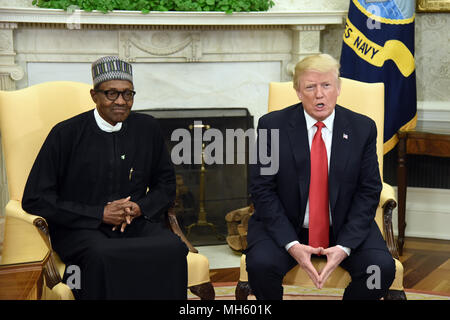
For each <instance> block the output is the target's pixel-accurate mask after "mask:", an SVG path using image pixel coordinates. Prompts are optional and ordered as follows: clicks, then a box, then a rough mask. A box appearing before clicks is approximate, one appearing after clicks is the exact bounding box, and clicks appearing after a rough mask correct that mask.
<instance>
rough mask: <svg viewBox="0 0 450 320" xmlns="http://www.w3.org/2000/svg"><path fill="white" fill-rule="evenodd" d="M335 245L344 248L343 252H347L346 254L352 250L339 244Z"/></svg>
mask: <svg viewBox="0 0 450 320" xmlns="http://www.w3.org/2000/svg"><path fill="white" fill-rule="evenodd" d="M337 247H339V248H341V249H342V250H344V252H345V253H346V254H347V256H349V255H350V253H351V252H352V249H350V248H347V247H343V246H341V245H337Z"/></svg>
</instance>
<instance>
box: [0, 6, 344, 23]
mask: <svg viewBox="0 0 450 320" xmlns="http://www.w3.org/2000/svg"><path fill="white" fill-rule="evenodd" d="M346 14H347V12H346V11H326V12H323V11H302V12H299V11H295V12H294V11H283V12H271V11H269V12H235V13H233V14H225V13H223V12H173V11H167V12H159V11H158V12H150V13H148V14H143V13H141V12H139V11H113V12H110V13H108V14H104V13H102V12H100V11H93V12H85V11H82V10H74V11H73V12H67V11H64V10H61V9H41V8H4V9H2V11H1V13H0V21H5V22H16V23H27V24H28V25H31V24H62V25H65V24H67V23H69V24H74V23H79V24H80V25H81V26H82V25H129V26H136V28H138V26H145V25H147V26H148V25H152V26H155V25H165V26H169V25H172V26H174V25H175V26H178V25H186V26H200V25H202V26H241V25H244V26H245V25H262V26H265V25H324V24H325V25H326V24H341V23H342V22H343V19H344V17H345V16H346Z"/></svg>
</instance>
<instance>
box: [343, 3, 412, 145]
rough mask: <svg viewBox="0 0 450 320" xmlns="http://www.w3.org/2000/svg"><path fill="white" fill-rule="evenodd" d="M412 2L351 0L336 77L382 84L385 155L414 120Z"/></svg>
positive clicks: (410, 127)
mask: <svg viewBox="0 0 450 320" xmlns="http://www.w3.org/2000/svg"><path fill="white" fill-rule="evenodd" d="M414 9H415V3H414V0H350V7H349V10H348V17H347V21H346V26H345V31H344V35H343V40H344V41H343V43H342V52H341V61H340V62H341V76H342V77H345V78H350V79H354V80H358V81H363V82H384V86H385V96H384V99H385V102H384V104H385V107H384V108H385V110H384V153H387V152H388V151H390V150H391V149H392V148H393V147H394V146H395V145H396V144H397V142H398V138H397V131H398V130H399V129H403V130H410V129H413V128H415V126H416V121H417V97H416V73H415V63H414V17H415V14H414Z"/></svg>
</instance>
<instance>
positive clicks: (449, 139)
mask: <svg viewBox="0 0 450 320" xmlns="http://www.w3.org/2000/svg"><path fill="white" fill-rule="evenodd" d="M398 138H399V142H398V171H397V178H398V240H397V241H398V250H399V254H400V255H402V253H403V245H404V242H405V228H406V220H405V212H406V188H407V183H408V181H407V180H408V177H407V168H406V155H408V154H417V155H428V156H434V157H450V134H442V133H431V132H421V131H399V132H398Z"/></svg>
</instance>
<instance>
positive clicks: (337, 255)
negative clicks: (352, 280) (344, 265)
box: [319, 246, 348, 289]
mask: <svg viewBox="0 0 450 320" xmlns="http://www.w3.org/2000/svg"><path fill="white" fill-rule="evenodd" d="M320 254H321V255H325V256H327V264H326V265H325V267H324V268H323V269H322V270H321V271H320V272H319V289H322V287H323V285H324V284H325V282H326V281H327V279H328V277H329V276H330V274H331V273H332V272H333V271H334V269H336V268H337V266H339V265H340V264H341V262H342V261H343V260H344V259H345V258H347V257H348V256H347V254H346V253H345V251H344V250H342V249H341V248H339V247H337V246H334V247H330V248H327V249H323V250H322V252H321V253H320Z"/></svg>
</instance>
